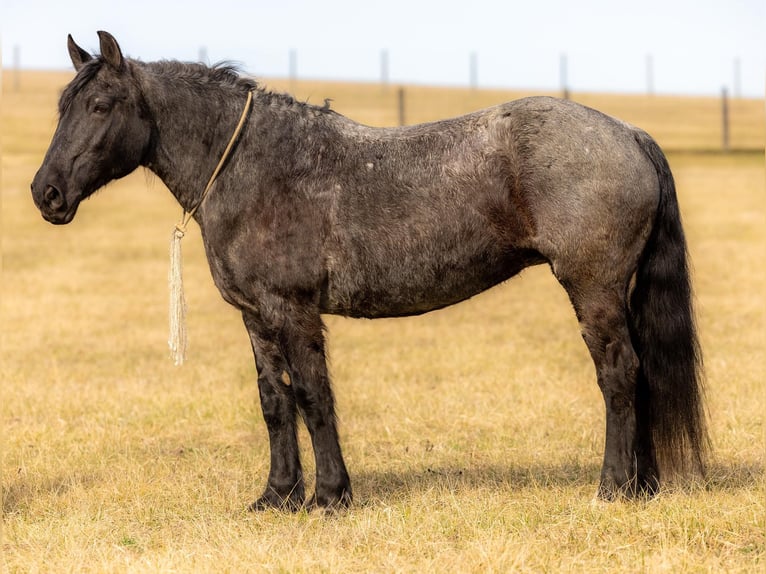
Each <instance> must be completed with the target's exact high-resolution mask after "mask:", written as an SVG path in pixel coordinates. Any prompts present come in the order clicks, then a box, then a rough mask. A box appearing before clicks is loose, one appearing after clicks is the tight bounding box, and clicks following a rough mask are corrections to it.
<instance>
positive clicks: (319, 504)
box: [306, 488, 352, 513]
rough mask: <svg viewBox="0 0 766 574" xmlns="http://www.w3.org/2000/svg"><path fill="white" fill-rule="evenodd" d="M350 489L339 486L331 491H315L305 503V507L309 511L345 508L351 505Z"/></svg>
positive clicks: (328, 510) (330, 510)
mask: <svg viewBox="0 0 766 574" xmlns="http://www.w3.org/2000/svg"><path fill="white" fill-rule="evenodd" d="M351 502H352V496H351V489H349V488H341V489H338V490H337V491H336V492H333V493H330V494H328V493H322V494H319V493H315V494H314V496H312V497H311V499H309V501H308V502H307V503H306V509H307V510H309V511H314V510H321V511H324V512H329V513H334V512H340V511H342V510H346V509H347V508H348V507H349V506H351Z"/></svg>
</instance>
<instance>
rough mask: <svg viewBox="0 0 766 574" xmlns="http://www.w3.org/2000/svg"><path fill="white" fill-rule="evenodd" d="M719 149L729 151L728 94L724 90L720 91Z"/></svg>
mask: <svg viewBox="0 0 766 574" xmlns="http://www.w3.org/2000/svg"><path fill="white" fill-rule="evenodd" d="M721 120H722V126H721V133H722V136H723V137H722V141H721V147H722V148H723V151H725V152H727V151H729V94H728V91H727V90H726V88H725V87H724V88H722V89H721Z"/></svg>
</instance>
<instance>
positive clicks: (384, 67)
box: [380, 50, 388, 90]
mask: <svg viewBox="0 0 766 574" xmlns="http://www.w3.org/2000/svg"><path fill="white" fill-rule="evenodd" d="M380 85H381V86H382V87H383V89H384V90H386V89H387V88H388V50H381V51H380Z"/></svg>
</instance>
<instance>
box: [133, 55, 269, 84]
mask: <svg viewBox="0 0 766 574" xmlns="http://www.w3.org/2000/svg"><path fill="white" fill-rule="evenodd" d="M142 65H143V66H146V67H147V68H149V69H151V70H152V71H154V72H155V73H157V74H159V75H162V76H164V77H167V78H171V79H178V80H185V81H187V82H188V83H189V84H199V83H210V84H216V85H219V86H229V87H240V88H243V89H244V90H245V91H247V90H252V89H255V88H256V87H257V83H256V81H255V80H253V79H252V78H248V77H246V76H243V75H242V73H241V70H240V69H239V67H238V66H237V65H236V64H234V63H232V62H218V63H217V64H213V65H212V66H208V65H206V64H201V63H198V62H179V61H178V60H160V61H158V62H150V63H146V64H142Z"/></svg>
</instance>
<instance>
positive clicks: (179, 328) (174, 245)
mask: <svg viewBox="0 0 766 574" xmlns="http://www.w3.org/2000/svg"><path fill="white" fill-rule="evenodd" d="M252 101H253V92H252V90H251V91H249V92H248V93H247V102H245V108H244V109H243V110H242V115H241V116H240V118H239V123H237V127H236V128H235V129H234V133H233V134H232V136H231V139H230V140H229V143H228V145H227V146H226V149H225V150H224V151H223V155H222V156H221V159H220V161H219V162H218V165H217V166H216V167H215V170H214V171H213V175H211V176H210V179H209V180H208V182H207V185H206V186H205V189H204V191H203V192H202V195H201V196H200V199H199V201H198V202H197V205H195V206H194V207H193V208H192V209H190V210H189V211H186V209H184V211H183V215H182V216H181V221H179V222H178V223H176V226H175V228H174V229H173V235H172V237H171V239H170V270H169V271H168V286H169V288H170V309H169V318H170V336H169V337H168V346H169V347H170V356H171V357H172V359H173V362H174V363H175V364H176V365H182V364H183V362H184V360H185V359H186V348H187V338H186V298H185V297H184V282H183V271H182V269H181V266H182V257H181V239H183V236H184V235H185V234H186V226H187V225H188V224H189V222H190V221H191V218H192V217H193V216H194V214H195V213H196V212H197V209H198V208H199V206H200V205H202V203H203V202H204V201H205V198H206V197H207V194H208V192H209V191H210V188H212V187H213V183H215V180H216V178H217V177H218V174H219V173H220V171H221V169H222V168H223V164H224V163H226V159H227V158H228V157H229V154H230V153H231V150H232V149H233V148H234V144H235V143H236V141H237V138H238V137H239V133H240V132H241V131H242V127H243V126H244V125H245V120H247V114H248V112H249V111H250V105H251V104H252Z"/></svg>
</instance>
